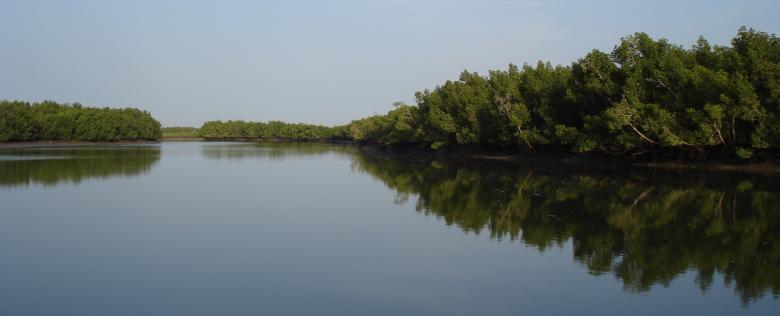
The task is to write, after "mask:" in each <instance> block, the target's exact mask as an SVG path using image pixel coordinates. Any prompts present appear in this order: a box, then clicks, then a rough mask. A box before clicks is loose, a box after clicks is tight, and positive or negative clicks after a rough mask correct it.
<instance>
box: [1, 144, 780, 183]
mask: <svg viewBox="0 0 780 316" xmlns="http://www.w3.org/2000/svg"><path fill="white" fill-rule="evenodd" d="M166 142H170V143H177V142H206V143H207V142H236V143H263V142H268V143H294V142H306V143H330V144H355V145H359V148H360V151H361V152H363V153H365V154H368V155H374V156H384V157H390V158H404V159H434V160H450V161H501V162H505V163H516V164H528V163H534V164H540V165H550V166H551V167H555V165H558V166H566V167H583V168H586V169H610V170H619V169H620V168H643V169H656V170H669V171H696V172H700V171H704V172H725V173H749V174H757V175H762V174H763V175H768V174H771V175H776V174H780V162H778V161H769V160H768V161H761V162H745V163H731V162H727V161H719V160H715V161H702V162H690V161H689V162H684V161H671V160H670V161H648V160H644V161H643V160H636V159H631V158H628V157H624V156H608V155H598V154H572V153H560V152H538V153H530V154H529V153H521V152H512V151H503V152H502V151H482V152H480V151H472V152H469V151H443V152H436V151H430V150H423V149H419V148H415V147H392V146H391V147H383V146H378V145H365V144H360V143H359V142H356V141H345V140H327V139H324V140H323V139H278V138H275V139H256V138H247V139H207V138H195V137H167V138H161V139H160V140H159V141H150V140H142V141H113V142H112V141H32V142H5V143H3V142H0V150H4V149H34V148H64V147H86V146H127V145H154V144H161V143H166Z"/></svg>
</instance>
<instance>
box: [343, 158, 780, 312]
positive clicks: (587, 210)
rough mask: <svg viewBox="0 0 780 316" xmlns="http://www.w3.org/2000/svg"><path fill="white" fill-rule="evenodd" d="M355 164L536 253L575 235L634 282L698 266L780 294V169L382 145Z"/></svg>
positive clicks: (740, 288)
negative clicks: (700, 168) (418, 153)
mask: <svg viewBox="0 0 780 316" xmlns="http://www.w3.org/2000/svg"><path fill="white" fill-rule="evenodd" d="M353 169H354V170H358V171H361V172H365V173H367V174H369V175H371V176H372V177H374V178H376V179H378V180H380V181H382V182H383V183H384V184H385V185H387V186H388V187H389V188H391V189H393V190H395V191H396V194H397V197H396V202H399V203H403V202H406V201H407V200H409V199H410V198H417V202H416V203H417V204H416V208H417V211H418V212H420V213H422V214H425V215H426V216H428V215H431V216H436V217H437V218H440V219H441V220H442V221H444V222H445V223H446V224H447V225H455V226H457V227H460V228H461V229H462V230H464V231H465V232H473V233H477V234H490V236H491V237H492V238H496V239H509V240H520V241H522V242H523V243H524V244H526V245H529V246H532V247H535V248H536V249H538V251H540V252H544V251H546V250H547V249H549V248H550V247H560V246H562V245H563V244H564V243H567V242H569V241H571V242H572V245H573V249H574V251H573V258H574V260H576V261H577V262H580V263H581V264H583V265H584V266H585V267H587V269H588V271H589V272H590V273H591V274H593V275H603V274H612V275H614V276H615V277H617V278H618V279H619V280H621V281H622V283H623V286H624V289H625V291H627V292H645V291H649V290H650V289H651V288H652V287H653V286H657V285H661V286H668V285H669V284H670V283H671V282H672V281H673V280H674V279H675V278H677V277H678V276H681V275H683V274H684V273H686V272H688V271H694V272H695V273H696V274H697V277H696V282H697V283H698V286H699V288H701V290H702V291H707V290H708V289H709V288H710V287H711V285H712V284H713V282H715V280H714V279H715V278H716V276H719V275H722V276H723V280H722V281H723V282H724V284H725V285H726V286H728V287H730V288H733V290H734V291H735V294H736V295H738V296H739V297H740V298H741V300H742V302H743V304H745V305H748V304H750V303H751V302H753V301H756V300H758V299H760V298H762V297H764V296H766V295H774V296H775V298H777V297H778V295H780V192H778V191H779V190H780V185H779V184H780V183H779V182H780V181H779V180H778V179H773V178H770V177H764V176H752V177H748V176H741V177H734V176H733V175H724V174H706V173H698V174H685V173H671V172H653V171H624V170H615V171H612V172H609V171H604V170H602V171H598V172H595V171H582V172H578V171H577V170H572V169H568V170H563V169H561V168H558V167H555V166H540V167H533V166H522V165H517V164H506V163H497V162H483V163H474V162H472V163H457V162H449V163H448V162H440V161H431V160H425V159H420V160H410V159H398V158H389V157H382V156H375V155H371V156H367V155H353Z"/></svg>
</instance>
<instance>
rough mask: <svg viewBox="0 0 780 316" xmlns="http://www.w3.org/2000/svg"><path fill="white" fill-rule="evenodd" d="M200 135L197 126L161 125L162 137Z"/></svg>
mask: <svg viewBox="0 0 780 316" xmlns="http://www.w3.org/2000/svg"><path fill="white" fill-rule="evenodd" d="M195 137H200V129H199V128H197V127H180V126H174V127H163V128H162V138H195Z"/></svg>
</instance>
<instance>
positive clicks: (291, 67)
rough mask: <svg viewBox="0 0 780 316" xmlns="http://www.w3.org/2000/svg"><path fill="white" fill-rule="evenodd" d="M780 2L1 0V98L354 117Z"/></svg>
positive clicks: (716, 23) (761, 14)
mask: <svg viewBox="0 0 780 316" xmlns="http://www.w3.org/2000/svg"><path fill="white" fill-rule="evenodd" d="M778 13H780V1H777V0H774V1H763V0H756V1H751V0H745V1H725V0H710V1H684V0H677V1H667V0H656V1H629V0H622V1H618V0H614V1H612V0H593V1H573V0H572V1H570V0H550V1H540V0H527V1H526V0H518V1H505V0H483V1H477V0H471V1H466V0H429V1H426V0H374V1H367V0H362V1H361V0H331V1H311V0H288V1H162V0H157V1H146V0H139V1H106V0H102V1H87V0H68V1H65V0H62V1H36V0H24V1H16V0H0V99H4V100H23V101H30V102H37V101H42V100H54V101H57V102H68V103H72V102H79V103H81V104H84V105H88V106H99V107H103V106H110V107H137V108H140V109H144V110H148V111H149V112H151V113H152V115H153V116H154V117H155V118H157V119H158V120H160V122H161V123H162V125H163V126H200V125H201V124H202V123H203V122H204V121H208V120H228V119H242V120H251V121H268V120H283V121H287V122H304V123H314V124H326V125H336V124H344V123H347V122H349V121H351V120H353V119H358V118H361V117H364V116H368V115H372V114H383V113H385V112H387V111H388V110H390V109H391V108H392V104H393V102H395V101H403V102H407V103H413V102H414V93H415V92H416V91H420V90H423V89H431V88H434V87H436V86H437V85H440V84H441V83H443V82H445V81H446V80H455V79H457V78H458V75H459V74H460V72H462V71H463V70H470V71H477V72H479V73H481V74H486V73H487V71H488V70H490V69H503V68H506V66H507V65H508V64H509V63H515V64H518V65H521V64H523V63H526V62H528V63H536V62H537V61H539V60H544V61H550V62H552V63H554V64H564V65H568V64H570V63H571V62H573V61H576V60H577V59H578V58H580V57H582V56H584V55H585V54H586V53H587V52H589V51H591V50H593V49H599V50H602V51H607V52H609V51H611V50H612V48H613V47H614V46H615V45H616V44H617V43H618V41H619V40H620V38H621V37H622V36H626V35H629V34H632V33H634V32H645V33H648V34H649V35H650V36H652V37H654V38H667V39H669V40H670V41H671V42H672V43H675V44H679V45H683V46H685V47H690V46H691V45H692V44H693V43H695V41H696V39H697V38H698V37H699V35H703V36H704V37H705V38H707V39H708V40H709V41H710V43H712V44H719V45H728V44H729V42H730V40H731V39H732V38H733V37H734V35H735V34H736V32H737V30H738V28H739V27H740V26H743V25H744V26H748V27H753V28H756V29H758V30H761V31H764V32H768V33H780V19H778V18H777V15H778Z"/></svg>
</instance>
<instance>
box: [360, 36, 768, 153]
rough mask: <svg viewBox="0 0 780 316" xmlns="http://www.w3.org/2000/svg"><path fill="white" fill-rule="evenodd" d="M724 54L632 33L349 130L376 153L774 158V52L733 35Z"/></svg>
mask: <svg viewBox="0 0 780 316" xmlns="http://www.w3.org/2000/svg"><path fill="white" fill-rule="evenodd" d="M731 44H732V45H731V46H730V47H725V46H712V45H710V44H709V43H708V42H707V41H706V40H705V39H704V38H699V40H698V42H697V43H696V45H694V46H693V47H692V48H691V49H685V48H683V47H681V46H678V45H673V44H671V43H669V42H668V41H667V40H665V39H660V40H654V39H652V38H650V37H649V36H648V35H647V34H644V33H636V34H634V35H631V36H627V37H625V38H623V39H622V40H621V41H620V43H619V44H618V45H617V46H615V48H614V50H613V51H612V52H611V53H609V54H608V53H604V52H601V51H598V50H594V51H592V52H590V53H588V54H587V55H586V56H585V57H583V58H581V59H579V60H578V61H576V62H574V63H572V64H571V66H553V65H551V64H550V63H542V62H540V63H538V64H537V65H536V66H531V65H523V66H522V67H517V66H515V65H509V68H508V69H507V70H493V71H490V72H489V74H488V75H487V76H480V75H478V74H477V73H473V72H463V73H462V74H461V76H460V79H459V80H457V81H447V82H445V83H444V84H443V85H441V86H438V87H436V88H434V89H433V90H425V91H422V92H417V94H416V100H417V105H416V106H413V105H404V104H400V103H399V104H396V108H395V109H394V110H392V111H390V112H389V113H387V114H386V115H376V116H371V117H368V118H364V119H361V120H357V121H353V122H352V123H351V124H349V125H348V129H349V135H350V137H352V138H354V139H355V140H362V141H368V142H375V143H380V144H399V143H419V144H425V145H430V146H431V147H433V148H440V147H444V146H452V145H455V146H458V145H460V146H463V145H466V146H470V145H487V146H519V147H523V148H526V149H528V150H533V149H534V148H537V147H542V146H557V147H561V146H564V147H567V148H570V150H572V151H575V152H588V151H605V152H609V153H634V154H638V153H642V152H650V151H656V150H659V149H663V150H669V149H671V150H686V151H692V152H702V151H703V150H704V149H705V148H707V149H716V150H725V151H730V152H731V153H732V154H736V155H738V156H740V157H743V158H748V157H750V156H751V155H753V153H754V151H755V150H756V149H766V148H779V147H780V41H778V38H777V37H776V36H775V35H769V34H767V33H764V32H759V31H756V30H753V29H746V28H744V27H743V28H741V29H740V30H739V32H738V34H737V36H736V37H735V38H734V39H733V40H732V42H731Z"/></svg>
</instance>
